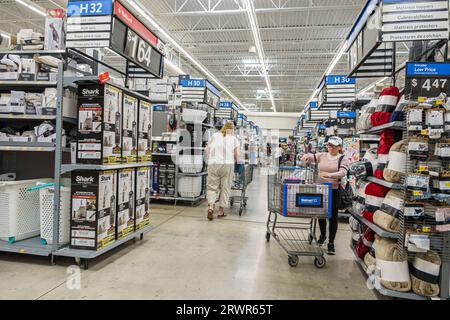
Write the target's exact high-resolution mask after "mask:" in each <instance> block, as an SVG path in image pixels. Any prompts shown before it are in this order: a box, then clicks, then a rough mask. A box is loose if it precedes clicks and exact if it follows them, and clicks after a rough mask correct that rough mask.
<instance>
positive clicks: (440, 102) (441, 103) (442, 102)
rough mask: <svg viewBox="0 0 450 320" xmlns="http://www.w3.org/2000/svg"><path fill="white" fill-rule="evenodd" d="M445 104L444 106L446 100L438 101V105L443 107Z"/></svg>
mask: <svg viewBox="0 0 450 320" xmlns="http://www.w3.org/2000/svg"><path fill="white" fill-rule="evenodd" d="M443 104H444V100H442V99H439V100H436V105H438V106H442V105H443Z"/></svg>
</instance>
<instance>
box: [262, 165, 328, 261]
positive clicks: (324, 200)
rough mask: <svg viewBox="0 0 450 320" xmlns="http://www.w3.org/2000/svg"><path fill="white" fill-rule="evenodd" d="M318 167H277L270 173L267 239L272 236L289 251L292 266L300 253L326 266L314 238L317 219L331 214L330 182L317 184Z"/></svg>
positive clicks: (320, 249)
mask: <svg viewBox="0 0 450 320" xmlns="http://www.w3.org/2000/svg"><path fill="white" fill-rule="evenodd" d="M316 181H317V170H316V169H315V168H313V167H311V166H302V167H280V169H279V170H278V172H276V173H275V174H274V175H272V176H269V184H268V200H269V217H268V219H267V234H266V239H267V241H270V238H271V237H273V238H274V239H275V240H276V241H277V242H278V243H279V244H280V246H281V247H282V248H283V249H284V250H285V251H286V252H287V254H288V257H289V259H288V262H289V265H290V266H291V267H296V266H297V265H298V262H299V256H310V257H314V258H315V259H314V265H315V266H316V267H317V268H323V267H324V266H325V265H326V259H325V257H324V252H323V250H322V248H321V246H320V245H319V243H318V241H317V238H316V228H317V221H318V220H319V219H326V218H329V217H331V212H332V205H333V203H332V184H331V183H316Z"/></svg>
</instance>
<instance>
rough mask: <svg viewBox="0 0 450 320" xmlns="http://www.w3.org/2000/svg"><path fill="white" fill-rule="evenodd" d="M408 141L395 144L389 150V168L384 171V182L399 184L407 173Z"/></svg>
mask: <svg viewBox="0 0 450 320" xmlns="http://www.w3.org/2000/svg"><path fill="white" fill-rule="evenodd" d="M407 152H408V140H402V141H399V142H397V143H395V144H394V145H393V146H392V147H391V149H390V150H389V157H388V163H387V167H386V168H385V169H384V171H383V177H384V180H386V181H389V182H393V183H398V182H400V181H401V180H402V178H403V177H404V176H405V173H406V160H407Z"/></svg>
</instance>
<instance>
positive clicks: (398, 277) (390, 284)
mask: <svg viewBox="0 0 450 320" xmlns="http://www.w3.org/2000/svg"><path fill="white" fill-rule="evenodd" d="M375 246H376V261H377V267H378V268H379V269H380V270H381V284H382V285H383V286H384V287H385V288H387V289H390V290H395V291H400V292H408V291H410V290H411V279H410V275H409V269H408V261H407V259H405V258H403V257H402V252H401V248H399V247H398V245H397V242H395V241H393V240H391V239H386V238H381V237H377V238H376V240H375Z"/></svg>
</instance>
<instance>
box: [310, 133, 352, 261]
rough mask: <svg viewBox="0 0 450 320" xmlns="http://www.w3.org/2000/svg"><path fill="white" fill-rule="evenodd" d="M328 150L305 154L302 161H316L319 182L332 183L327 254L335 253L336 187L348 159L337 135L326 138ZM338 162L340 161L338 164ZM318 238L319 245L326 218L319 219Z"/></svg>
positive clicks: (344, 171) (325, 228)
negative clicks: (343, 152)
mask: <svg viewBox="0 0 450 320" xmlns="http://www.w3.org/2000/svg"><path fill="white" fill-rule="evenodd" d="M327 146H328V152H327V153H318V154H311V153H310V154H305V155H304V156H303V157H302V160H303V161H306V162H316V163H317V164H318V168H319V182H331V183H332V184H333V197H332V201H333V206H332V217H331V219H330V223H329V233H330V240H329V241H328V254H330V255H335V254H336V249H335V247H334V240H335V239H336V233H337V230H338V207H337V202H338V201H339V198H338V188H339V184H340V183H341V179H342V178H344V177H345V176H347V172H348V167H349V161H348V159H347V158H346V157H344V156H343V155H342V139H341V138H339V137H331V138H330V139H328V145H327ZM339 162H341V164H340V166H339ZM319 227H320V238H319V241H318V242H319V245H323V244H324V243H325V240H326V238H327V237H326V234H327V221H326V219H321V220H319Z"/></svg>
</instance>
